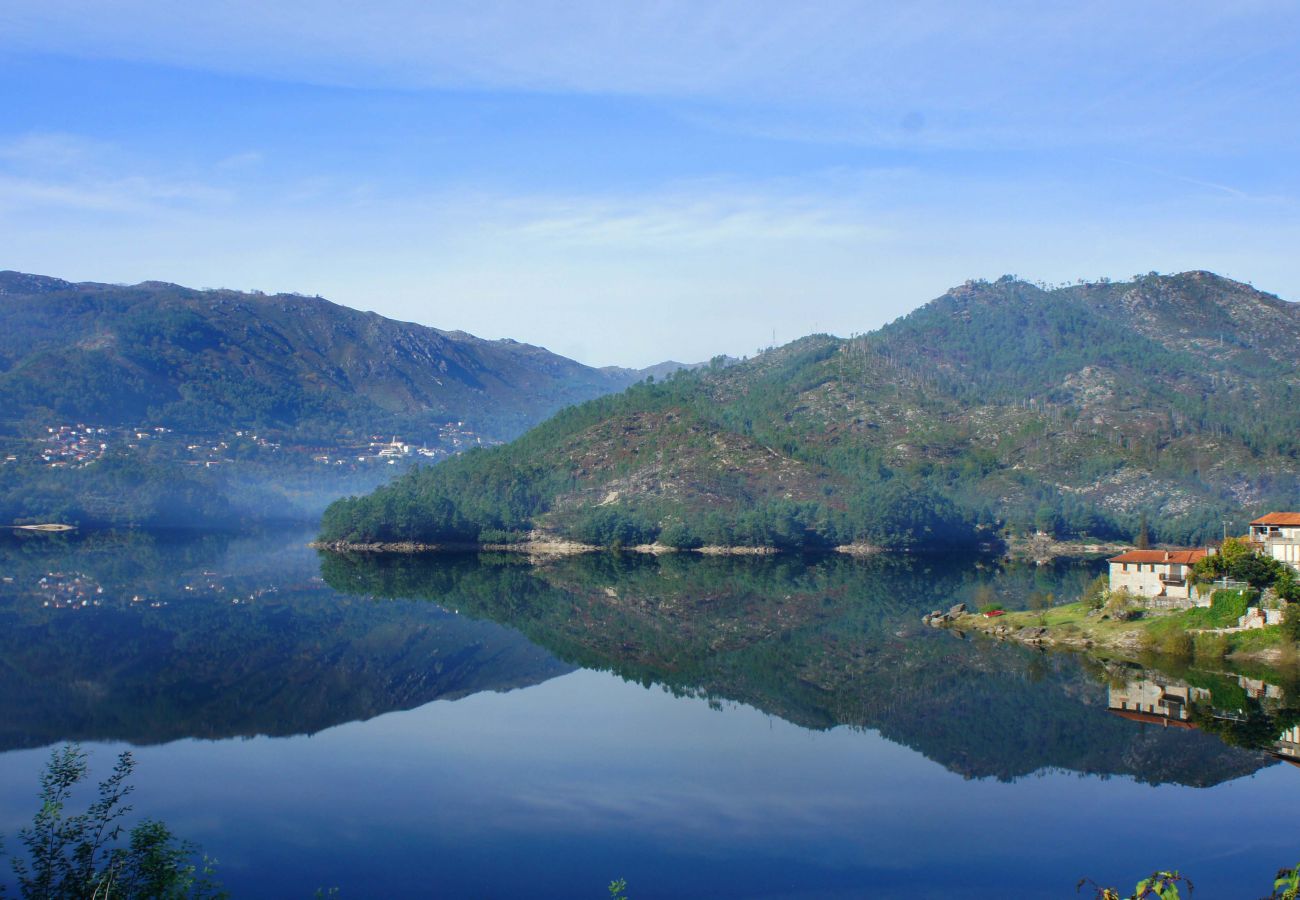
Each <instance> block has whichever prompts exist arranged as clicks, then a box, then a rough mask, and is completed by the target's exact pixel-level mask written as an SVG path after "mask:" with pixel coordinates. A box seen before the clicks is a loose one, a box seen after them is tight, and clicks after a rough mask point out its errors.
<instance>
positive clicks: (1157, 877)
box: [1075, 870, 1192, 900]
mask: <svg viewBox="0 0 1300 900" xmlns="http://www.w3.org/2000/svg"><path fill="white" fill-rule="evenodd" d="M1179 884H1185V885H1187V893H1188V894H1189V895H1190V894H1191V893H1192V882H1191V880H1190V879H1188V878H1187V876H1185V875H1183V874H1182V873H1181V872H1178V871H1177V870H1175V871H1173V872H1152V873H1151V874H1150V875H1148V876H1147V877H1146V878H1143V879H1142V880H1141V881H1139V882H1138V883H1137V887H1135V888H1134V889H1133V893H1132V894H1129V895H1128V896H1127V897H1126V896H1124V895H1123V894H1121V893H1120V892H1119V891H1117V890H1116V889H1115V888H1109V887H1100V886H1099V885H1098V884H1097V883H1096V882H1095V881H1093V880H1092V879H1090V878H1084V879H1082V880H1081V881H1080V882H1079V884H1078V886H1077V887H1076V888H1075V891H1076V892H1077V891H1079V890H1082V888H1083V886H1084V885H1089V886H1090V887H1092V889H1093V891H1094V892H1095V895H1096V900H1148V898H1153V897H1154V898H1157V900H1181V898H1182V895H1181V894H1180V893H1179V892H1178V885H1179Z"/></svg>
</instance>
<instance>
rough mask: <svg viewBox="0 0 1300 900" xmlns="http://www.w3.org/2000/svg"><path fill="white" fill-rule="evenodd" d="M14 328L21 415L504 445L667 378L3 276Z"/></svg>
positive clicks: (3, 366) (7, 322)
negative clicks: (473, 439) (649, 379)
mask: <svg viewBox="0 0 1300 900" xmlns="http://www.w3.org/2000/svg"><path fill="white" fill-rule="evenodd" d="M0 326H3V327H2V328H0V400H3V401H4V404H3V406H4V408H5V409H6V412H7V415H6V417H5V418H6V419H9V420H11V421H12V420H15V419H18V420H33V419H36V418H40V419H43V420H44V419H50V418H57V417H63V418H68V417H70V418H76V419H84V420H92V419H94V420H96V421H97V423H98V424H138V423H141V422H142V421H143V420H144V419H146V418H148V419H154V420H157V424H162V425H166V426H169V427H183V428H189V429H191V430H201V426H202V425H203V424H205V423H211V422H220V423H221V424H222V425H223V426H227V425H228V426H230V427H232V428H238V427H262V428H267V427H278V428H281V429H285V430H295V429H296V430H306V431H313V432H320V433H326V434H328V433H330V432H332V431H334V430H335V429H336V428H337V426H338V424H339V421H340V420H344V421H345V422H346V425H347V426H348V427H350V428H352V429H353V430H355V431H356V432H358V433H361V432H365V431H367V430H371V431H374V430H388V431H391V430H393V429H398V430H400V431H402V432H404V433H406V434H407V435H409V436H410V437H412V438H415V439H417V440H418V439H432V438H433V437H434V436H435V435H436V431H437V426H438V425H440V424H442V423H445V422H447V421H465V422H470V423H471V425H472V426H473V427H474V428H476V429H477V430H479V431H480V432H481V433H483V434H484V435H485V436H486V437H487V438H489V439H490V440H492V441H500V440H505V439H508V438H510V437H513V436H515V435H516V434H518V433H519V432H521V431H523V430H524V429H525V428H526V427H528V426H530V425H532V424H535V423H536V422H538V421H540V420H541V419H542V418H545V416H546V415H548V414H550V413H552V412H554V411H555V410H556V409H559V408H560V407H562V406H564V405H567V404H569V403H572V402H579V401H582V400H586V399H589V398H591V397H594V396H598V395H600V394H603V393H608V392H611V391H616V390H621V389H622V388H624V387H626V386H627V385H628V384H631V383H633V382H635V381H638V380H641V379H642V378H644V377H646V374H650V373H651V372H652V371H659V370H660V367H650V368H649V369H647V370H645V374H642V370H638V369H626V368H619V367H607V368H605V369H598V368H594V367H591V366H587V365H584V364H582V363H579V362H576V361H574V360H570V359H567V358H565V357H563V356H560V355H558V354H555V353H552V352H551V351H549V350H546V349H545V348H543V347H538V346H535V345H532V344H526V343H521V342H519V341H515V340H511V339H508V338H507V339H500V340H489V339H485V338H479V337H476V336H474V335H471V334H469V333H467V332H463V331H444V330H442V329H438V328H433V327H431V326H426V325H420V324H417V323H409V322H398V321H396V320H393V319H389V318H387V317H384V316H381V315H380V314H378V313H374V312H365V311H361V310H355V309H352V308H350V307H346V306H342V305H339V304H335V303H332V302H331V301H328V300H326V299H324V298H322V297H308V296H305V295H301V294H284V293H281V294H262V293H259V292H241V291H231V290H225V289H219V290H196V289H192V288H186V287H183V286H180V285H175V284H171V283H169V282H161V281H145V282H141V283H139V284H136V285H112V284H104V283H99V282H83V283H79V284H74V283H72V282H68V281H64V280H62V279H58V278H52V277H49V276H40V275H29V274H26V273H20V272H12V271H6V272H0ZM110 386H111V389H110ZM105 416H107V418H108V420H107V421H105ZM371 418H373V419H375V420H377V421H374V422H373V423H372V422H371V421H370V419H371Z"/></svg>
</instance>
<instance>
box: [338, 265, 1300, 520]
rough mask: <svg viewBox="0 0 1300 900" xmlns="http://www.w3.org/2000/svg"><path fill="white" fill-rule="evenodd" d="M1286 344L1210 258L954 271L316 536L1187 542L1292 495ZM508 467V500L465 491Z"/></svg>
mask: <svg viewBox="0 0 1300 900" xmlns="http://www.w3.org/2000/svg"><path fill="white" fill-rule="evenodd" d="M1279 347H1280V348H1282V349H1280V350H1279V349H1277V348H1279ZM1291 347H1296V348H1300V315H1298V314H1297V306H1296V305H1295V304H1290V303H1288V302H1287V301H1283V300H1281V299H1279V298H1277V297H1275V296H1273V295H1268V294H1264V293H1263V292H1260V291H1257V290H1255V289H1254V288H1252V287H1250V286H1249V285H1245V284H1242V283H1240V282H1236V281H1232V280H1230V279H1225V278H1222V277H1221V276H1216V275H1213V274H1211V273H1205V272H1189V273H1182V274H1179V275H1168V276H1160V275H1149V276H1143V277H1141V278H1138V279H1135V280H1134V281H1131V282H1119V283H1112V282H1098V283H1095V284H1082V285H1073V286H1068V287H1061V288H1055V289H1051V290H1044V289H1042V288H1040V287H1037V286H1035V285H1031V284H1028V283H1027V282H1023V281H1019V280H1016V279H1013V278H1011V277H1009V276H1008V277H1004V278H1002V279H999V280H998V281H995V282H968V283H966V284H965V285H961V286H959V287H957V288H954V289H953V290H951V291H949V292H947V293H946V294H944V295H943V296H941V297H939V298H936V299H935V300H933V301H931V302H929V303H927V304H925V305H923V306H922V307H920V308H918V309H917V310H915V311H913V312H912V313H910V314H908V315H907V316H904V317H901V318H900V319H898V320H896V321H894V322H892V323H890V324H888V325H886V326H884V327H882V328H881V329H879V330H877V331H875V332H871V333H868V334H866V335H862V336H859V337H854V338H849V339H843V338H836V337H831V336H829V335H810V336H808V337H805V338H801V339H799V340H797V341H794V342H792V343H790V344H787V345H785V346H783V347H779V348H775V349H773V350H770V351H767V352H765V353H763V354H761V355H759V356H757V357H754V358H752V359H749V360H745V361H743V362H741V363H739V364H737V365H735V366H731V367H726V368H723V367H717V366H711V367H709V368H707V369H702V370H699V371H697V372H695V373H679V374H678V375H675V376H673V378H671V379H670V380H669V381H668V382H667V383H663V384H658V385H636V386H634V387H632V388H631V389H630V390H629V391H627V392H626V393H625V394H623V395H620V396H618V397H616V398H606V399H603V400H597V401H593V402H591V403H588V404H585V405H584V406H582V407H579V408H577V409H576V410H569V411H566V412H564V413H561V414H560V415H559V416H557V417H555V418H553V419H552V420H550V421H548V422H547V423H544V424H543V425H541V426H539V427H538V428H537V429H535V430H534V431H532V432H529V433H528V434H527V435H525V436H524V437H523V438H521V439H520V440H518V441H517V442H516V443H514V444H512V445H510V446H508V447H506V448H502V449H501V450H499V451H494V452H493V454H484V455H478V456H476V457H475V458H473V459H464V460H457V461H454V462H453V463H452V464H451V465H449V466H447V467H445V469H444V470H443V471H441V472H439V471H436V470H434V471H430V472H425V473H413V474H412V475H410V476H408V477H407V478H406V479H405V480H403V481H401V482H398V483H396V484H394V485H393V486H391V487H389V488H386V489H383V490H381V491H380V492H378V493H376V494H375V495H373V496H372V498H370V499H364V498H363V499H357V500H353V501H347V502H341V503H339V504H336V505H335V507H332V508H331V509H330V510H329V511H327V514H326V517H325V520H324V522H323V528H322V531H323V536H325V537H327V538H329V539H334V540H340V539H341V540H349V539H365V538H371V539H375V538H379V539H386V540H393V539H398V540H400V539H420V540H426V541H431V542H436V540H437V539H438V538H439V537H445V536H450V535H455V536H457V537H458V538H459V539H467V538H468V539H473V538H474V537H475V535H476V534H477V533H480V532H481V533H490V534H491V535H492V536H493V537H494V538H495V539H500V538H501V536H502V535H503V534H507V535H508V534H510V533H512V532H515V531H519V530H523V529H525V528H534V527H543V528H548V529H552V530H555V531H557V532H559V533H560V534H563V535H565V536H570V537H576V538H579V539H584V540H587V541H589V542H592V543H598V544H611V543H624V544H627V543H640V542H648V541H649V540H652V539H653V540H660V541H662V542H665V543H668V544H671V545H674V546H698V545H699V544H700V543H739V544H769V545H771V544H774V545H777V546H809V545H828V544H835V543H849V542H856V541H867V542H870V543H874V544H883V545H892V546H923V545H930V546H936V545H940V544H944V545H951V544H954V543H975V542H979V541H980V540H981V534H982V535H984V539H987V538H988V537H990V536H991V534H992V532H993V531H995V530H1005V529H1010V530H1012V531H1031V530H1036V529H1037V530H1044V531H1048V532H1051V533H1055V534H1058V535H1063V536H1072V535H1083V534H1087V535H1092V536H1101V537H1112V538H1116V537H1128V536H1130V535H1132V534H1133V533H1135V532H1136V530H1137V525H1138V521H1139V519H1140V518H1141V517H1142V516H1143V515H1146V516H1149V517H1150V519H1151V520H1152V523H1153V526H1152V527H1153V528H1154V529H1155V531H1156V534H1157V535H1158V536H1159V537H1160V538H1161V539H1164V540H1170V541H1187V540H1204V539H1206V538H1208V537H1209V536H1211V535H1213V534H1218V533H1219V530H1220V528H1221V522H1222V518H1223V517H1224V516H1228V517H1231V518H1233V519H1238V520H1239V519H1241V517H1242V515H1243V514H1244V513H1245V511H1247V510H1258V509H1261V508H1266V507H1267V506H1269V505H1275V504H1278V505H1288V504H1294V503H1296V502H1300V481H1298V479H1297V473H1298V472H1300V465H1298V464H1297V453H1298V451H1300V444H1298V442H1297V436H1298V435H1300V373H1298V372H1297V369H1296V366H1295V361H1294V358H1293V357H1291V356H1290V349H1289V348H1291ZM647 417H649V418H647ZM651 419H653V420H654V421H656V422H658V423H659V425H660V426H661V427H658V428H648V427H645V425H646V423H647V422H649V421H650V420H651ZM665 429H666V430H665ZM747 448H748V449H747ZM792 467H793V468H792ZM796 470H798V474H796ZM521 481H522V482H530V481H532V482H534V484H533V486H532V487H531V488H530V489H529V491H531V493H530V494H529V496H528V497H521V496H520V492H519V491H517V490H515V494H514V496H513V497H512V499H511V500H510V501H508V502H494V501H492V500H485V499H483V497H484V496H485V495H486V496H487V497H489V498H490V497H493V496H494V495H496V494H497V493H498V492H500V491H510V490H514V489H513V488H511V487H510V485H511V484H512V483H514V482H521ZM665 484H669V485H675V486H676V488H675V489H676V490H677V494H676V495H673V496H665V495H664V490H663V486H664V485H665ZM471 493H472V494H473V495H474V496H473V497H471V496H470V494H471ZM525 493H528V492H527V491H526V492H525ZM384 510H387V511H388V513H391V515H389V514H388V513H385V512H384ZM381 534H382V537H380V535H381Z"/></svg>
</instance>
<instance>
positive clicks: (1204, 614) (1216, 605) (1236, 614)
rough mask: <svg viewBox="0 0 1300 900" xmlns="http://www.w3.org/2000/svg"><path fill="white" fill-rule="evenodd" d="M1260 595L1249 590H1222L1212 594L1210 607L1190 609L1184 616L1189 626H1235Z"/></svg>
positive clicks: (1184, 622)
mask: <svg viewBox="0 0 1300 900" xmlns="http://www.w3.org/2000/svg"><path fill="white" fill-rule="evenodd" d="M1258 597H1259V595H1258V594H1257V593H1256V592H1254V591H1249V590H1243V591H1238V590H1220V591H1215V592H1214V593H1213V594H1212V595H1211V596H1210V607H1209V609H1206V608H1204V607H1200V608H1197V609H1190V610H1188V611H1187V613H1186V614H1185V615H1184V617H1183V624H1184V625H1186V626H1187V627H1189V628H1233V627H1235V626H1236V624H1237V620H1238V619H1240V618H1241V617H1242V616H1244V615H1245V614H1246V610H1247V608H1249V606H1250V603H1251V601H1252V600H1255V599H1258Z"/></svg>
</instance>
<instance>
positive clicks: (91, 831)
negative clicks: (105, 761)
mask: <svg viewBox="0 0 1300 900" xmlns="http://www.w3.org/2000/svg"><path fill="white" fill-rule="evenodd" d="M134 770H135V760H134V759H133V758H132V756H131V754H130V752H129V751H128V752H124V753H122V754H121V755H120V756H119V757H118V758H117V763H116V764H115V765H114V766H113V771H112V774H110V775H109V776H108V777H107V778H105V779H104V780H103V781H101V782H100V783H99V788H98V791H97V794H96V799H95V800H94V802H92V803H91V804H90V805H89V806H88V807H87V808H86V811H85V812H80V813H73V814H68V812H67V806H68V803H69V801H70V800H71V798H72V795H73V792H74V790H75V789H76V787H77V786H78V785H79V784H81V783H82V782H84V781H85V780H86V777H87V776H88V774H89V767H88V766H87V755H86V753H85V752H84V751H83V750H82V749H81V748H80V747H79V746H77V745H75V744H69V745H66V746H64V747H61V748H59V749H57V750H55V751H54V752H53V753H52V754H51V755H50V760H49V762H48V763H46V766H45V772H44V774H43V775H42V776H41V808H40V810H39V811H38V812H37V813H36V815H35V817H34V818H33V819H32V824H31V826H30V827H27V828H23V829H22V830H20V831H19V832H18V840H19V842H20V843H21V844H22V846H23V848H24V850H25V851H26V854H25V856H24V857H15V858H14V860H13V870H14V874H15V875H17V876H18V887H19V890H20V892H21V894H22V896H23V897H24V898H25V900H54V898H59V900H83V898H86V900H134V898H146V897H149V898H165V900H180V898H217V897H224V896H226V895H225V894H224V893H223V892H222V891H221V890H220V889H219V887H218V885H217V884H216V882H215V881H214V879H213V870H212V866H211V863H210V862H209V860H207V858H206V857H203V858H200V857H199V852H198V848H197V847H195V846H194V845H193V844H191V843H189V842H186V841H181V842H178V841H177V840H176V837H175V835H173V834H172V833H171V830H170V829H169V828H168V827H167V826H166V825H165V824H163V823H162V822H157V821H153V820H150V819H145V820H144V821H142V822H140V823H139V824H138V825H136V826H135V827H134V828H132V829H131V830H130V831H129V832H128V833H127V843H126V846H120V845H119V843H118V842H119V841H120V839H121V837H122V834H123V831H124V825H123V822H122V820H123V818H124V817H125V816H126V815H127V814H128V813H130V812H131V807H130V806H129V805H128V804H127V803H126V799H127V797H129V796H130V795H131V793H132V791H133V790H134V788H133V787H132V786H131V785H130V784H128V783H127V780H128V779H129V778H130V776H131V773H132V772H133V771H134Z"/></svg>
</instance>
